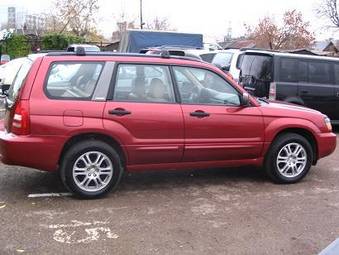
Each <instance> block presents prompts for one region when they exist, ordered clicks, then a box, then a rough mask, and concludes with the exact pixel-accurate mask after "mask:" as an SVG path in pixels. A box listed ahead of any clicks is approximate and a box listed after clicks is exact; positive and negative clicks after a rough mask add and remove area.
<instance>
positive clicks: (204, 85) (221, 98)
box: [174, 67, 240, 106]
mask: <svg viewBox="0 0 339 255" xmlns="http://www.w3.org/2000/svg"><path fill="white" fill-rule="evenodd" d="M174 74H175V78H176V81H177V84H178V88H179V92H180V96H181V101H182V103H184V104H209V105H236V106H239V105H240V97H239V92H238V91H237V90H236V89H235V88H233V86H232V85H231V84H229V83H228V82H227V81H226V80H224V79H223V78H221V77H220V76H219V75H217V74H215V73H213V72H211V71H208V70H205V69H199V68H189V67H174Z"/></svg>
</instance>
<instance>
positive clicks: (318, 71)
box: [308, 62, 331, 84]
mask: <svg viewBox="0 0 339 255" xmlns="http://www.w3.org/2000/svg"><path fill="white" fill-rule="evenodd" d="M308 73H309V82H310V83H322V84H330V83H331V65H330V63H325V62H309V64H308Z"/></svg>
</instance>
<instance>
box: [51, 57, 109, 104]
mask: <svg viewBox="0 0 339 255" xmlns="http://www.w3.org/2000/svg"><path fill="white" fill-rule="evenodd" d="M102 68H103V64H102V63H89V62H87V63H55V64H53V65H52V67H51V70H50V73H49V76H48V81H47V85H46V91H47V94H48V95H49V96H51V97H53V98H79V99H90V98H91V96H92V94H93V92H94V89H95V87H96V84H97V82H98V80H99V76H100V73H101V70H102Z"/></svg>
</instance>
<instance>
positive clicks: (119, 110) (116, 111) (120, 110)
mask: <svg viewBox="0 0 339 255" xmlns="http://www.w3.org/2000/svg"><path fill="white" fill-rule="evenodd" d="M108 113H109V114H111V115H117V116H124V115H129V114H131V112H130V111H126V110H125V109H123V108H115V109H114V110H109V111H108Z"/></svg>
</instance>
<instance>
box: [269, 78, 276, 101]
mask: <svg viewBox="0 0 339 255" xmlns="http://www.w3.org/2000/svg"><path fill="white" fill-rule="evenodd" d="M268 98H269V99H270V100H276V99H277V84H276V83H275V82H271V84H270V91H269V95H268Z"/></svg>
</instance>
